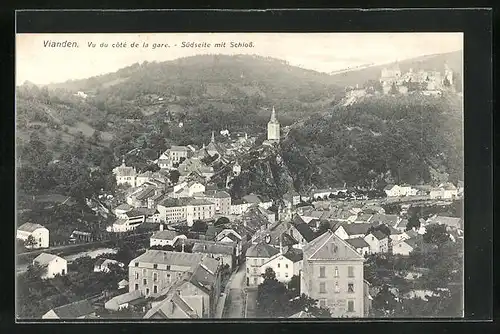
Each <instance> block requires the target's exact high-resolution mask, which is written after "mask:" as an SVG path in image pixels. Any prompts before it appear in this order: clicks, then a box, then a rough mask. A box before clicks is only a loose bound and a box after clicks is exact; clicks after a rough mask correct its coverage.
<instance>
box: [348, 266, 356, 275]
mask: <svg viewBox="0 0 500 334" xmlns="http://www.w3.org/2000/svg"><path fill="white" fill-rule="evenodd" d="M347 276H349V277H354V267H353V266H349V267H347Z"/></svg>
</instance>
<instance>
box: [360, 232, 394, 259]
mask: <svg viewBox="0 0 500 334" xmlns="http://www.w3.org/2000/svg"><path fill="white" fill-rule="evenodd" d="M364 240H365V241H366V243H368V244H369V245H370V253H371V254H375V253H388V252H389V243H390V240H389V237H388V236H387V235H385V234H384V233H382V232H380V231H378V230H377V231H373V232H371V233H368V234H367V235H366V236H365V237H364Z"/></svg>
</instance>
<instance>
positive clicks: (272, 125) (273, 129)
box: [267, 107, 280, 143]
mask: <svg viewBox="0 0 500 334" xmlns="http://www.w3.org/2000/svg"><path fill="white" fill-rule="evenodd" d="M267 141H268V142H270V143H279V141H280V123H279V122H278V119H277V118H276V111H275V110H274V107H273V112H272V114H271V120H270V121H269V123H267Z"/></svg>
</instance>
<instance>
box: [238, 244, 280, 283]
mask: <svg viewBox="0 0 500 334" xmlns="http://www.w3.org/2000/svg"><path fill="white" fill-rule="evenodd" d="M278 253H279V250H278V249H277V248H275V247H272V246H270V245H268V244H266V243H264V242H262V243H259V244H255V245H252V246H250V247H249V248H248V249H247V251H246V254H245V255H246V263H245V265H246V285H247V286H253V287H256V286H258V285H259V284H260V283H262V281H263V278H262V276H261V269H260V268H261V266H262V265H263V264H264V263H266V262H267V261H269V259H271V258H272V257H273V256H274V255H276V254H278Z"/></svg>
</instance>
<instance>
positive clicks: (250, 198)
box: [242, 194, 273, 209]
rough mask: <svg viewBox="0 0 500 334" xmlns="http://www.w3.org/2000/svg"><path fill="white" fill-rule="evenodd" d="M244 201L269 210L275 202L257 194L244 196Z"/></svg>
mask: <svg viewBox="0 0 500 334" xmlns="http://www.w3.org/2000/svg"><path fill="white" fill-rule="evenodd" d="M242 199H243V200H244V201H246V202H247V203H250V205H258V206H259V207H261V208H263V209H269V208H270V207H271V206H273V201H272V200H270V199H269V198H267V197H265V196H261V195H256V194H250V195H246V196H243V197H242Z"/></svg>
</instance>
